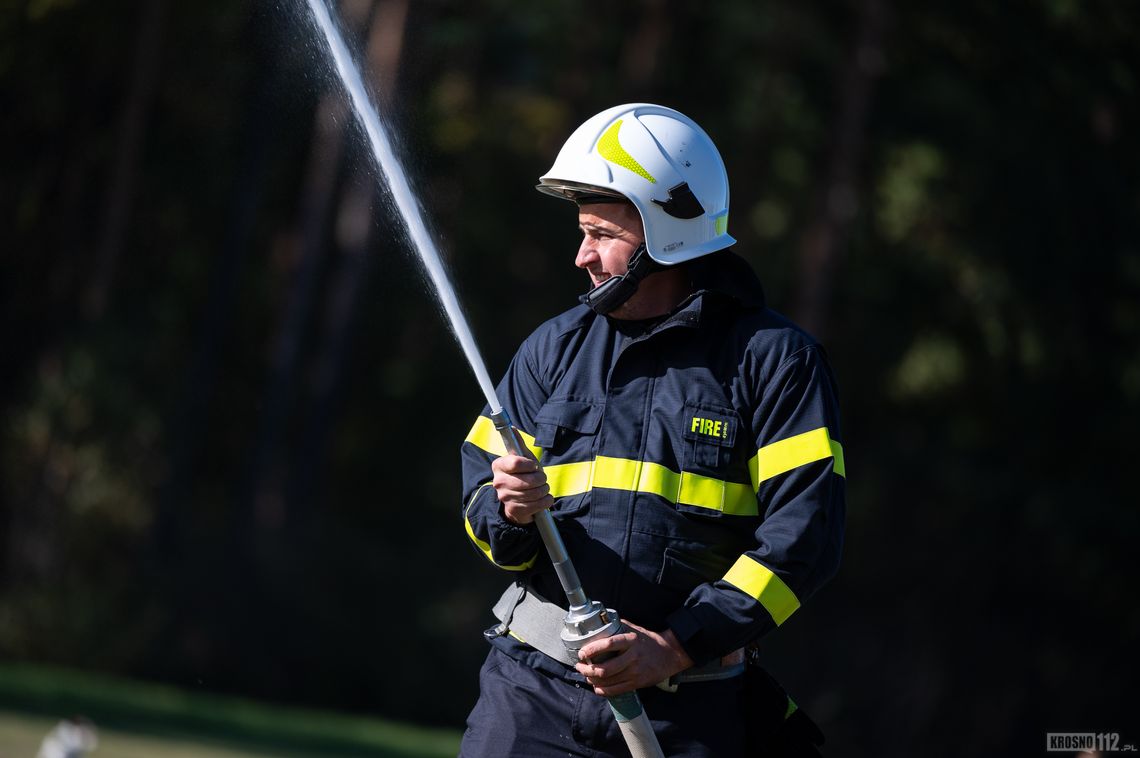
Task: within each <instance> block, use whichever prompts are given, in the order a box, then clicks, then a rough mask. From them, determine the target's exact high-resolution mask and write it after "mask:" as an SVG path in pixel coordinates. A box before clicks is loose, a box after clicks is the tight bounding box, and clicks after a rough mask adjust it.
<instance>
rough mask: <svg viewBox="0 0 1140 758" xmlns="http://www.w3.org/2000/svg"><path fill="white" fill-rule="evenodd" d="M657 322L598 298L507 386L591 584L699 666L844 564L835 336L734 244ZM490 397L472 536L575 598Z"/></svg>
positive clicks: (703, 267) (545, 590)
mask: <svg viewBox="0 0 1140 758" xmlns="http://www.w3.org/2000/svg"><path fill="white" fill-rule="evenodd" d="M688 265H689V269H690V270H691V272H692V274H691V276H692V280H693V284H694V287H695V291H694V293H693V294H692V295H691V296H690V297H688V298H687V299H686V300H685V301H684V302H683V303H681V305H680V306H678V308H676V309H675V310H674V311H673V312H672V314H670V316H669V317H668V318H666V319H665V320H664V321H662V322H660V323H658V324H656V325H654V326H653V327H652V328H650V329H649V330H648V332H647V333H644V334H635V333H632V332H631V329H630V327H631V326H636V325H631V324H628V323H622V322H620V321H616V320H612V319H609V318H605V317H602V316H598V315H596V314H594V313H593V312H592V311H590V310H589V309H588V308H586V307H585V306H578V307H575V308H572V309H570V310H569V311H566V312H565V313H563V314H561V315H560V316H557V317H556V318H554V319H551V320H550V321H547V322H546V323H545V324H543V325H542V326H540V327H539V328H538V329H537V330H536V331H535V332H534V333H533V334H532V335H531V336H530V337H528V338H527V340H526V341H525V342H524V343H523V345H522V347H521V348H520V349H519V351H518V353H517V354H516V355H515V357H514V359H513V361H512V362H511V365H510V368H509V369H508V370H507V375H506V377H504V379H503V380H502V383H501V384H500V385H499V388H498V396H499V399H500V400H501V402H502V403H503V405H504V406H505V407H506V409H507V411H508V412H509V413H510V416H511V419H512V420H513V421H514V423H515V425H516V426H517V427H518V428H519V429H520V431H522V432H523V436H524V439H525V440H526V442H527V444H528V445H529V446H530V447H531V448H532V449H533V450H534V451H535V453H536V454H539V455H540V460H541V462H542V465H543V468H544V470H545V472H546V475H547V478H548V481H549V483H550V488H551V494H552V495H553V496H554V498H555V505H554V509H553V514H554V517H555V519H556V521H557V523H558V526H559V529H560V530H561V532H562V536H563V539H564V540H565V542H566V546H567V549H568V551H569V553H570V557H571V559H572V560H573V561H574V565H575V567H576V568H577V570H578V574H579V575H580V577H581V579H582V584H583V587H584V589H585V590H586V593H587V595H588V596H589V597H590V598H591V599H593V600H598V601H601V602H602V603H604V604H605V605H606V606H607V607H610V608H615V609H617V611H618V612H619V613H620V614H621V615H622V617H623V618H627V619H629V620H631V621H633V622H635V623H638V624H640V625H642V626H645V627H647V628H649V629H653V630H655V631H663V630H664V629H666V628H671V629H672V630H673V632H674V633H675V634H676V636H677V638H678V640H679V641H680V643H681V645H682V646H683V647H684V648H685V650H686V652H688V653H689V655H690V657H692V658H693V660H694V661H695V662H696V663H697V664H701V663H703V662H706V661H708V660H711V659H713V658H717V657H720V656H723V655H725V654H727V653H729V652H731V651H732V650H735V649H737V648H740V647H743V646H744V645H746V644H747V643H749V642H752V641H754V640H756V639H757V638H759V637H760V636H761V635H763V634H764V633H766V632H767V631H769V630H770V629H772V628H773V627H775V626H778V625H779V624H782V623H783V622H784V621H785V620H786V619H787V618H788V617H789V616H790V615H791V614H792V613H793V612H794V611H795V610H796V609H797V608H799V606H800V603H801V602H803V601H804V600H805V599H806V598H807V597H809V596H810V595H811V594H812V593H813V592H815V591H816V590H817V589H819V587H820V586H821V585H822V584H823V583H824V582H826V581H827V580H828V579H829V578H830V577H831V576H832V575H833V574H834V573H835V571H836V569H837V567H838V564H839V556H840V552H841V549H842V543H843V524H844V508H845V506H844V485H845V479H844V476H845V475H844V466H843V448H842V446H841V445H840V439H841V437H840V431H839V414H838V402H837V398H836V392H835V383H834V379H833V377H832V373H831V369H830V368H829V366H828V364H827V359H826V356H825V354H824V352H823V349H822V348H821V347H820V346H819V345H818V344H817V343H816V342H815V340H814V339H812V338H811V337H810V336H808V335H807V334H806V333H804V332H803V331H802V330H800V329H799V328H798V327H796V326H795V325H794V324H792V323H791V322H790V321H788V320H787V319H786V318H784V317H783V316H781V315H779V314H777V313H775V312H774V311H772V310H770V309H769V308H767V307H766V306H765V304H764V297H763V292H762V290H761V288H760V283H759V282H758V281H757V279H756V276H755V274H754V273H753V272H752V269H751V267H750V266H749V265H748V264H747V263H746V262H745V261H744V260H743V259H741V258H739V257H738V256H736V255H734V254H732V253H729V252H721V253H717V254H715V255H712V256H708V257H706V258H702V259H699V260H697V261H694V262H692V263H690V264H688ZM489 413H490V411H489V409H488V408H484V409H483V415H481V416H480V417H479V418H478V419H477V420H476V422H475V425H474V427H473V428H472V429H471V432H470V433H469V434H468V436H467V439H466V440H465V441H464V443H463V446H462V459H463V482H464V502H463V513H464V520H465V523H466V529H467V534H468V536H469V537H470V538H471V540H472V541H473V542H474V544H475V545H476V546H477V547H478V549H479V550H480V551H481V552H482V553H483V555H485V556H486V557H487V559H489V560H490V561H491V562H492V563H494V564H495V565H497V566H499V567H500V568H503V569H507V570H509V571H515V572H525V573H526V574H527V575H528V578H529V580H530V582H531V585H532V586H533V587H534V589H535V590H536V591H537V592H539V593H540V594H542V595H543V596H545V597H546V598H548V599H550V600H553V601H556V602H560V604H562V605H563V606H565V603H566V599H565V596H564V595H563V593H562V590H561V588H560V586H559V584H558V579H557V577H556V576H555V574H554V572H553V569H552V568H551V565H550V561H549V559H548V557H547V555H546V553H545V551H544V550H543V549H542V543H541V539H540V537H539V535H538V532H537V530H536V528H535V527H534V526H533V525H527V526H519V525H516V524H513V523H511V522H509V521H507V520H506V518H505V517H504V516H503V511H502V508H501V506H500V505H499V502H498V500H497V498H496V497H495V491H494V489H493V488H492V487H491V486H490V485H489V482H490V480H491V468H490V463H491V460H492V459H493V458H495V457H497V456H499V455H503V454H504V453H505V450H504V448H503V446H502V442H501V441H500V440H499V438H498V435H497V434H496V433H495V431H494V428H493V426H492V424H491V421H490V419H489V418H488V414H489Z"/></svg>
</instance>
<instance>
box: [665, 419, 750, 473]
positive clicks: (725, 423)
mask: <svg viewBox="0 0 1140 758" xmlns="http://www.w3.org/2000/svg"><path fill="white" fill-rule="evenodd" d="M681 423H682V424H683V426H682V429H681V437H682V439H683V440H684V461H683V466H684V469H685V471H691V472H693V473H694V474H701V475H703V476H713V477H723V476H724V474H725V471H726V470H727V469H728V468H730V467H731V466H732V465H733V463H734V460H733V453H734V450H735V449H736V442H737V437H738V436H740V435H741V434H742V431H741V424H740V416H739V415H737V413H736V411H734V410H732V409H728V408H718V407H714V406H710V405H703V404H702V405H698V404H695V403H686V404H685V407H684V413H683V415H682V416H681ZM745 436H747V435H746V434H745ZM741 439H742V440H743V437H741Z"/></svg>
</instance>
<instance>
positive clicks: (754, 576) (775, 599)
mask: <svg viewBox="0 0 1140 758" xmlns="http://www.w3.org/2000/svg"><path fill="white" fill-rule="evenodd" d="M724 581H726V582H728V583H729V584H731V585H732V586H733V587H735V588H737V589H738V590H740V591H741V592H743V593H744V594H745V595H749V596H750V597H753V598H755V599H756V600H757V601H759V603H760V605H762V606H764V609H765V610H767V611H768V613H769V614H771V616H772V619H773V620H775V622H776V625H777V626H779V625H780V624H782V623H784V622H785V621H787V620H788V616H791V615H792V614H793V613H795V611H796V609H797V608H799V607H800V601H799V599H798V598H797V597H796V595H795V593H794V592H792V591H791V590H790V589H788V585H786V584H784V582H783V580H782V579H780V577H778V576H776V575H775V574H773V573H772V571H771V569H769V568H768V567H767V566H765V565H763V564H761V563H758V562H757V561H754V560H752V559H751V558H749V557H748V556H747V555H742V556H740V557H739V558H738V559H737V560H736V563H734V564H733V566H732V568H730V569H729V570H728V573H727V574H725V575H724Z"/></svg>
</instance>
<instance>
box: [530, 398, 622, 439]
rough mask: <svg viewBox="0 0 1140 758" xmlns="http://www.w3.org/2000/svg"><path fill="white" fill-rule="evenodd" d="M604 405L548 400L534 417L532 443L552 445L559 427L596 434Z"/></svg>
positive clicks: (581, 432) (580, 432)
mask: <svg viewBox="0 0 1140 758" xmlns="http://www.w3.org/2000/svg"><path fill="white" fill-rule="evenodd" d="M604 409H605V406H604V405H601V404H598V403H588V402H582V401H575V400H561V401H555V402H549V403H547V404H546V405H544V406H542V408H540V409H539V411H538V413H537V414H536V415H535V418H534V426H535V430H534V444H536V445H538V446H539V447H541V448H550V447H553V446H554V442H555V440H556V439H557V438H558V430H559V429H569V430H571V431H575V432H578V433H579V434H597V432H598V426H599V425H600V424H601V422H602V411H603V410H604Z"/></svg>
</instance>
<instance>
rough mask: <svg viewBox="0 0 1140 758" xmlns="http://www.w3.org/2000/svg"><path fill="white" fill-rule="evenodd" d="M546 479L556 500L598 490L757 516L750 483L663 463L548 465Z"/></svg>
mask: <svg viewBox="0 0 1140 758" xmlns="http://www.w3.org/2000/svg"><path fill="white" fill-rule="evenodd" d="M544 470H545V471H546V480H547V483H548V484H549V485H550V494H551V495H552V496H554V497H569V496H571V495H580V494H582V493H583V492H589V491H590V490H591V489H593V488H594V487H601V488H603V489H611V490H624V491H626V492H645V493H648V494H651V495H658V496H660V497H662V498H664V499H666V500H668V501H669V502H670V503H679V504H681V505H692V506H696V507H698V508H708V509H709V510H713V511H720V512H722V513H726V514H728V515H731V516H755V515H756V514H757V509H756V493H755V492H753V490H752V488H751V487H750V486H749V485H747V484H739V483H737V482H726V481H723V480H721V479H713V478H712V477H707V476H701V475H699V474H693V473H691V472H688V471H682V472H681V473H677V472H676V471H673V470H672V469H669V468H666V467H665V466H662V465H661V464H659V463H650V462H648V461H635V460H630V459H628V458H610V457H607V456H598V457H597V458H595V459H594V460H593V461H583V462H581V463H562V464H558V465H554V466H547V467H546V468H545V469H544Z"/></svg>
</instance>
